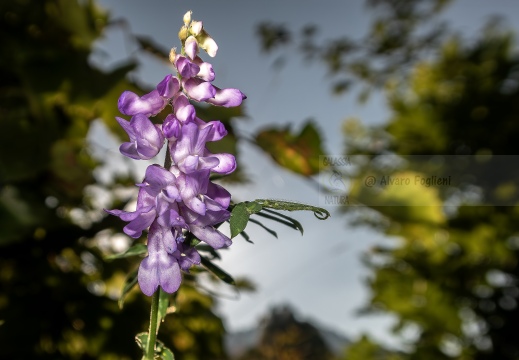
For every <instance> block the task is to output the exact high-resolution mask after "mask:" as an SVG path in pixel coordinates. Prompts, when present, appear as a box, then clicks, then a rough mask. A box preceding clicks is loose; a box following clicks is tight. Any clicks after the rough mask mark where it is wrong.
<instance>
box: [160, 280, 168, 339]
mask: <svg viewBox="0 0 519 360" xmlns="http://www.w3.org/2000/svg"><path fill="white" fill-rule="evenodd" d="M159 291H160V294H159V312H158V316H157V329H159V328H160V324H161V323H162V322H163V321H164V318H165V317H166V315H167V312H168V306H169V294H168V293H167V292H165V291H164V290H162V288H161V287H160V286H159Z"/></svg>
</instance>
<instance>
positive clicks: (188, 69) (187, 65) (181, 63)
mask: <svg viewBox="0 0 519 360" xmlns="http://www.w3.org/2000/svg"><path fill="white" fill-rule="evenodd" d="M175 67H176V68H177V70H178V73H179V74H180V76H182V77H183V78H192V77H195V76H196V75H197V74H198V72H199V71H200V67H199V66H198V65H197V64H195V63H193V62H192V61H191V60H189V59H188V58H186V57H185V56H182V55H177V59H176V61H175Z"/></svg>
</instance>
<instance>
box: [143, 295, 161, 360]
mask: <svg viewBox="0 0 519 360" xmlns="http://www.w3.org/2000/svg"><path fill="white" fill-rule="evenodd" d="M160 291H161V289H160V288H158V289H157V291H155V293H154V294H153V297H152V298H151V312H150V331H149V333H148V347H147V349H146V359H147V360H153V358H154V356H155V341H156V340H157V332H158V326H157V322H158V321H157V317H158V314H159V297H160Z"/></svg>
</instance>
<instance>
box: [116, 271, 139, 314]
mask: <svg viewBox="0 0 519 360" xmlns="http://www.w3.org/2000/svg"><path fill="white" fill-rule="evenodd" d="M136 284H137V270H134V271H133V272H131V273H130V275H128V277H127V278H126V280H125V281H124V287H123V291H122V293H121V296H120V297H119V301H118V302H117V303H118V304H119V308H120V309H122V308H123V305H124V298H125V297H126V295H127V294H128V293H129V292H130V291H131V290H132V289H133V287H134V286H135V285H136Z"/></svg>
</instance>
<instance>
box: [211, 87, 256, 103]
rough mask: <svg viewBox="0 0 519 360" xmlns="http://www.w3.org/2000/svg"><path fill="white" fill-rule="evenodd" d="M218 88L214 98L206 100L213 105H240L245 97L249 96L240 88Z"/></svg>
mask: <svg viewBox="0 0 519 360" xmlns="http://www.w3.org/2000/svg"><path fill="white" fill-rule="evenodd" d="M215 88H216V94H215V96H214V97H213V98H211V99H207V100H206V101H207V102H208V103H210V104H213V105H218V106H224V107H233V106H239V105H240V104H241V103H242V101H243V100H244V99H246V98H247V96H245V94H243V93H242V92H241V91H240V90H238V89H231V88H229V89H219V88H217V87H215Z"/></svg>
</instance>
